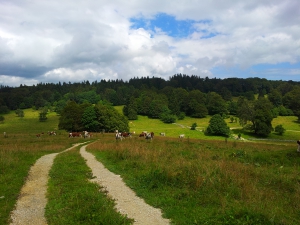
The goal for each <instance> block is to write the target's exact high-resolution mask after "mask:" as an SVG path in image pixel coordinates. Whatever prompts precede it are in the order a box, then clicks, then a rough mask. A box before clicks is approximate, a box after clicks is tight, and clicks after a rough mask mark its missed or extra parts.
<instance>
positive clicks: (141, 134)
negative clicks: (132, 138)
mask: <svg viewBox="0 0 300 225" xmlns="http://www.w3.org/2000/svg"><path fill="white" fill-rule="evenodd" d="M146 135H147V133H145V132H142V133H140V135H139V137H146Z"/></svg>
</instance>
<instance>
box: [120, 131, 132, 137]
mask: <svg viewBox="0 0 300 225" xmlns="http://www.w3.org/2000/svg"><path fill="white" fill-rule="evenodd" d="M121 135H122V137H124V138H127V137H131V133H129V132H122V133H121Z"/></svg>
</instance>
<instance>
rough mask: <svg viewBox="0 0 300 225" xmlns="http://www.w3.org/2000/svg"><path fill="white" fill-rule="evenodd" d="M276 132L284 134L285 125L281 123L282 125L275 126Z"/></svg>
mask: <svg viewBox="0 0 300 225" xmlns="http://www.w3.org/2000/svg"><path fill="white" fill-rule="evenodd" d="M275 132H276V133H278V134H279V135H283V133H284V132H285V129H284V128H283V126H282V125H281V124H280V125H277V126H276V127H275Z"/></svg>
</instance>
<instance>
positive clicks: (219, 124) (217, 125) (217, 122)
mask: <svg viewBox="0 0 300 225" xmlns="http://www.w3.org/2000/svg"><path fill="white" fill-rule="evenodd" d="M206 133H207V134H210V135H221V136H226V137H228V136H229V133H230V128H229V127H228V126H227V123H226V122H225V120H224V119H223V117H222V116H221V115H220V114H216V115H214V116H213V117H212V118H211V119H210V121H209V125H208V127H207V130H206Z"/></svg>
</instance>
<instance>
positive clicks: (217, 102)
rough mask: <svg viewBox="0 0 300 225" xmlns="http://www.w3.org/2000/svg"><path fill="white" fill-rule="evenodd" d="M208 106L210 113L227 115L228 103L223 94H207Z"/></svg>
mask: <svg viewBox="0 0 300 225" xmlns="http://www.w3.org/2000/svg"><path fill="white" fill-rule="evenodd" d="M206 107H207V110H208V113H209V115H215V114H220V115H227V114H228V111H227V105H226V102H225V100H224V99H223V98H222V96H221V95H219V94H217V93H215V92H210V93H208V94H207V102H206Z"/></svg>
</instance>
